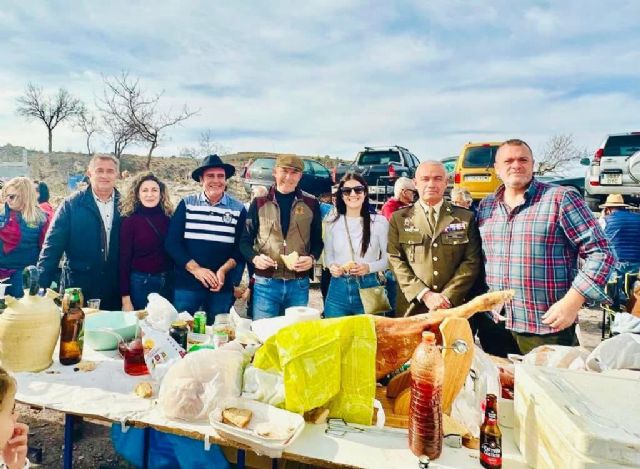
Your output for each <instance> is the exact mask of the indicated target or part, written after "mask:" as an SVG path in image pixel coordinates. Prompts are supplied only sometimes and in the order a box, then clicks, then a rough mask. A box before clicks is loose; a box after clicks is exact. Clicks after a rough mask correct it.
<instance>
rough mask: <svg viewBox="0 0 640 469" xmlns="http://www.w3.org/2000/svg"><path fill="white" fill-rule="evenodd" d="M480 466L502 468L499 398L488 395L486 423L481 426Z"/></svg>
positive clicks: (488, 468)
mask: <svg viewBox="0 0 640 469" xmlns="http://www.w3.org/2000/svg"><path fill="white" fill-rule="evenodd" d="M480 464H482V467H484V468H487V469H500V468H501V467H502V432H501V431H500V427H498V398H497V397H496V396H495V394H487V401H486V405H485V409H484V422H483V423H482V425H481V426H480Z"/></svg>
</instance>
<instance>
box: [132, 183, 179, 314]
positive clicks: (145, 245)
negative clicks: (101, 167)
mask: <svg viewBox="0 0 640 469" xmlns="http://www.w3.org/2000/svg"><path fill="white" fill-rule="evenodd" d="M120 213H121V215H122V217H123V220H122V225H121V227H120V293H121V295H122V309H123V310H124V311H131V310H134V309H143V308H144V307H145V306H146V305H147V296H148V295H149V294H150V293H159V294H160V295H162V296H163V297H165V298H167V299H168V300H169V301H171V300H172V297H173V282H172V272H173V262H172V260H171V258H170V257H169V255H168V254H167V253H166V252H165V250H164V241H165V238H166V237H167V231H168V230H169V218H170V217H171V214H172V213H173V205H172V203H171V200H170V199H169V194H168V193H167V186H166V185H165V183H164V182H162V181H160V179H158V178H157V177H156V176H155V175H153V174H152V173H142V174H139V175H138V176H136V177H135V178H134V179H133V181H132V182H131V184H130V186H129V189H128V191H127V192H126V194H125V196H124V197H123V198H122V201H121V202H120Z"/></svg>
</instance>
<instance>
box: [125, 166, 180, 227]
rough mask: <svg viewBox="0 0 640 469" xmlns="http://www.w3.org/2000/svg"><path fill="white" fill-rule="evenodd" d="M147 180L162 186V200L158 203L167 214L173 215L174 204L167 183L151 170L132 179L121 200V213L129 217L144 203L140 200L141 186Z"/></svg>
mask: <svg viewBox="0 0 640 469" xmlns="http://www.w3.org/2000/svg"><path fill="white" fill-rule="evenodd" d="M145 181H154V182H156V183H157V184H158V186H159V187H160V202H159V203H158V205H160V208H161V209H162V211H163V212H164V214H165V215H167V216H171V214H172V213H173V204H172V203H171V199H170V198H169V193H168V191H167V185H166V184H165V183H164V182H162V181H161V180H160V179H158V178H157V176H156V175H155V174H153V173H150V172H149V173H141V174H138V175H137V176H136V177H135V178H134V179H133V181H131V184H130V185H129V187H128V189H127V192H126V194H125V195H124V197H123V198H122V200H120V215H121V216H123V217H128V216H129V215H131V214H132V213H133V212H135V211H136V209H137V208H138V207H140V206H141V205H142V203H141V202H140V186H142V183H143V182H145Z"/></svg>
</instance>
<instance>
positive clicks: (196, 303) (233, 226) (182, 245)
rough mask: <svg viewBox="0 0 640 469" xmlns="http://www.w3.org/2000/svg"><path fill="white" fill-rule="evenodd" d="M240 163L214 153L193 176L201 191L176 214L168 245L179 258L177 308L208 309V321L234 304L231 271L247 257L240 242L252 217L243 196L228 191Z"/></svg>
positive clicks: (166, 246)
mask: <svg viewBox="0 0 640 469" xmlns="http://www.w3.org/2000/svg"><path fill="white" fill-rule="evenodd" d="M234 173H235V168H234V167H233V166H232V165H230V164H227V163H224V162H223V161H222V160H221V159H220V157H219V156H218V155H209V156H207V157H206V158H205V159H204V160H203V161H202V164H201V165H200V166H199V167H198V168H196V169H195V170H194V171H193V173H192V174H191V177H192V178H193V179H194V180H195V181H198V182H199V183H201V184H202V192H200V193H197V194H191V195H188V196H186V197H185V198H184V199H182V200H181V201H180V204H179V205H178V208H177V209H176V211H175V213H174V214H173V216H172V217H171V223H170V224H169V232H168V234H167V239H166V241H165V248H166V250H167V252H168V253H169V255H170V256H171V257H172V258H173V260H174V262H175V269H176V273H175V294H174V299H173V304H174V306H175V307H176V309H177V310H178V311H188V312H189V313H192V314H193V313H194V312H195V311H198V310H200V309H202V310H204V311H205V312H206V313H207V324H213V321H214V318H215V316H216V314H220V313H228V312H229V310H230V309H231V306H232V305H233V301H234V297H233V285H232V281H231V278H230V277H231V276H230V275H229V274H230V272H231V270H233V269H234V268H235V267H236V265H237V264H238V263H239V262H240V261H241V260H242V256H241V254H240V250H239V248H238V244H239V241H240V234H241V232H242V229H243V227H244V225H245V220H246V217H247V212H246V209H245V208H244V205H243V204H242V202H240V201H239V200H236V199H235V198H233V197H231V196H230V195H229V194H227V193H226V192H225V190H226V186H227V180H228V179H229V178H230V177H231V176H233V175H234Z"/></svg>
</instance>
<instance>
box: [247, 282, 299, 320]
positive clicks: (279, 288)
mask: <svg viewBox="0 0 640 469" xmlns="http://www.w3.org/2000/svg"><path fill="white" fill-rule="evenodd" d="M307 304H309V277H304V278H296V279H290V280H283V279H281V278H267V277H261V276H260V275H256V276H255V283H254V285H253V319H254V321H255V320H257V319H264V318H275V317H276V316H281V315H283V314H284V310H285V309H287V308H289V307H291V306H307Z"/></svg>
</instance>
